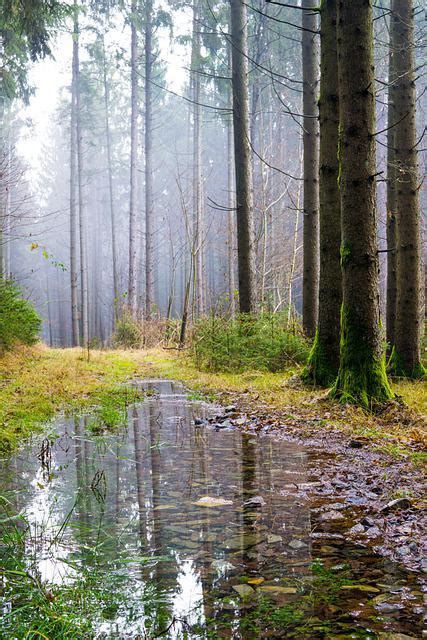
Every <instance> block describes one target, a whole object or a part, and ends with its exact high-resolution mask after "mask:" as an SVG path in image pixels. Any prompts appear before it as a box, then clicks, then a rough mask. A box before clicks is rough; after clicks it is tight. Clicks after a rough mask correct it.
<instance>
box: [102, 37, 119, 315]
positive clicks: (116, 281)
mask: <svg viewBox="0 0 427 640" xmlns="http://www.w3.org/2000/svg"><path fill="white" fill-rule="evenodd" d="M102 54H103V60H102V65H103V82H104V107H105V138H106V143H107V164H108V195H109V201H110V223H111V253H112V259H113V264H112V267H113V296H114V314H113V318H114V320H115V319H116V318H117V315H118V306H119V275H118V263H117V229H116V215H115V208H114V190H113V163H112V158H111V132H110V90H109V85H108V81H107V61H106V58H105V43H104V38H102Z"/></svg>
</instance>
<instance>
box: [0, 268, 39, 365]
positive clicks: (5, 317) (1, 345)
mask: <svg viewBox="0 0 427 640" xmlns="http://www.w3.org/2000/svg"><path fill="white" fill-rule="evenodd" d="M40 327H41V319H40V316H39V315H38V314H37V312H36V311H35V309H34V308H33V306H32V305H31V304H30V303H29V302H28V301H27V300H24V299H23V298H22V294H21V291H20V289H19V288H18V287H17V286H16V285H15V284H14V283H13V282H11V281H9V280H4V279H3V278H1V277H0V354H1V353H2V352H4V351H7V350H9V349H11V348H12V347H13V346H14V345H15V344H16V343H22V344H27V345H30V344H34V343H35V342H37V339H38V332H39V330H40Z"/></svg>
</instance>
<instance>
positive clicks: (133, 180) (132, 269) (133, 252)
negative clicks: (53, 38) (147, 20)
mask: <svg viewBox="0 0 427 640" xmlns="http://www.w3.org/2000/svg"><path fill="white" fill-rule="evenodd" d="M136 21H137V0H132V4H131V54H130V55H131V61H130V65H131V69H130V82H131V118H130V193H129V270H128V304H129V308H130V310H131V313H132V314H135V313H136V309H137V292H138V287H137V272H138V269H137V237H136V235H137V205H138V184H137V175H138V174H137V172H138V166H137V163H138V69H137V65H138V39H137V26H136Z"/></svg>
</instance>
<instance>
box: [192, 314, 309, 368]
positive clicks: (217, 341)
mask: <svg viewBox="0 0 427 640" xmlns="http://www.w3.org/2000/svg"><path fill="white" fill-rule="evenodd" d="M308 353H309V343H308V341H307V340H306V338H305V337H304V336H303V334H302V332H301V330H300V329H299V328H297V327H295V325H294V326H293V327H292V329H289V328H288V326H287V318H286V314H284V313H283V314H280V313H277V314H272V313H262V314H261V315H260V316H257V317H247V316H240V317H238V318H236V319H231V318H224V317H215V316H212V317H210V318H203V319H201V320H199V321H198V322H197V323H196V325H195V328H194V340H193V356H194V360H195V363H196V365H197V367H198V368H200V369H207V370H210V371H230V372H241V371H247V370H250V369H253V370H256V369H257V370H261V371H272V372H274V371H283V370H284V369H286V368H287V367H288V366H289V365H290V364H296V363H298V364H300V363H301V364H302V363H304V362H305V361H306V359H307V357H308Z"/></svg>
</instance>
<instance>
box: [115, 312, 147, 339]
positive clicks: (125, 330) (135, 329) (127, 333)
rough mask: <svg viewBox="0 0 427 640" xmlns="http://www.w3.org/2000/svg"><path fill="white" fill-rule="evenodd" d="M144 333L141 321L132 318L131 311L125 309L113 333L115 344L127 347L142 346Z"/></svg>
mask: <svg viewBox="0 0 427 640" xmlns="http://www.w3.org/2000/svg"><path fill="white" fill-rule="evenodd" d="M141 342H142V333H141V327H140V325H139V323H138V322H137V321H136V320H135V319H134V318H132V316H131V314H130V313H129V311H127V310H126V309H123V313H122V315H121V317H120V318H119V320H118V322H117V324H116V329H115V331H114V334H113V344H114V346H117V347H124V348H125V349H137V348H138V347H140V346H141Z"/></svg>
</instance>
